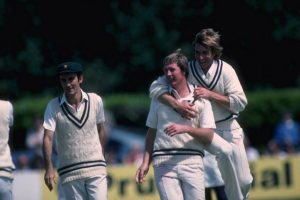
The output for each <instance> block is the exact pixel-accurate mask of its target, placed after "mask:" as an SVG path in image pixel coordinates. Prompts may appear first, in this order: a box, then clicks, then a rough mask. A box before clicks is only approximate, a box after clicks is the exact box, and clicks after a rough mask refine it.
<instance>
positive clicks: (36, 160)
mask: <svg viewBox="0 0 300 200" xmlns="http://www.w3.org/2000/svg"><path fill="white" fill-rule="evenodd" d="M43 136H44V128H43V119H42V118H41V117H36V118H35V120H34V126H33V127H32V128H30V129H29V130H28V132H27V135H26V147H27V148H28V150H29V158H30V160H29V162H30V163H29V164H30V167H31V168H38V169H40V168H43V149H42V147H43Z"/></svg>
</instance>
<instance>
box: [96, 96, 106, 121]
mask: <svg viewBox="0 0 300 200" xmlns="http://www.w3.org/2000/svg"><path fill="white" fill-rule="evenodd" d="M95 96H96V100H97V104H98V106H97V107H98V111H97V124H100V123H103V122H105V116H104V106H103V101H102V98H101V97H100V96H99V95H95Z"/></svg>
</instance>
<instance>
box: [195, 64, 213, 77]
mask: <svg viewBox="0 0 300 200" xmlns="http://www.w3.org/2000/svg"><path fill="white" fill-rule="evenodd" d="M196 64H197V67H198V69H199V70H200V72H201V73H202V74H204V72H203V70H202V67H201V66H200V64H199V63H198V62H196ZM217 66H218V62H217V61H216V60H213V63H212V64H211V66H210V68H209V70H208V71H207V73H206V75H205V76H206V77H207V78H209V77H211V76H213V75H214V74H215V71H216V70H217Z"/></svg>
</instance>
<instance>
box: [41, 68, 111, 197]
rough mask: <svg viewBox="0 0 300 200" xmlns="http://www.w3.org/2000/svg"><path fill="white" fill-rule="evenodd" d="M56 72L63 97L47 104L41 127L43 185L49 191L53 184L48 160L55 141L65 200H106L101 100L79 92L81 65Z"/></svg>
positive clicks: (58, 170) (53, 176) (80, 90)
mask: <svg viewBox="0 0 300 200" xmlns="http://www.w3.org/2000/svg"><path fill="white" fill-rule="evenodd" d="M57 72H58V77H59V82H60V85H61V87H62V89H63V94H62V95H60V96H58V97H56V98H54V99H52V100H50V102H49V103H48V105H47V108H46V111H45V114H44V123H43V126H44V129H45V132H44V143H43V151H44V158H45V167H46V172H45V183H46V185H47V187H48V188H49V190H50V191H51V190H52V189H53V186H54V183H55V182H56V179H55V171H54V167H53V163H52V160H51V157H52V144H53V140H55V141H56V148H57V157H58V169H57V172H58V174H59V181H60V183H61V185H62V190H63V192H64V196H65V198H66V199H89V200H99V199H101V200H106V199H107V198H108V197H107V171H106V162H105V158H104V144H105V129H104V122H105V118H104V108H103V102H102V99H101V97H100V96H98V95H97V94H95V93H86V92H84V91H83V90H82V89H81V86H80V85H81V84H82V82H83V74H82V66H81V64H79V63H77V62H65V63H62V64H60V65H58V67H57ZM54 132H55V134H54ZM54 135H55V137H54Z"/></svg>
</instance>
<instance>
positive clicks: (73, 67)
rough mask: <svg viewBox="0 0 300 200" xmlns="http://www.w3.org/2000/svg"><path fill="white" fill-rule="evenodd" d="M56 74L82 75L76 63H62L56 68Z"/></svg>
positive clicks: (80, 68) (79, 66) (79, 65)
mask: <svg viewBox="0 0 300 200" xmlns="http://www.w3.org/2000/svg"><path fill="white" fill-rule="evenodd" d="M57 72H58V74H67V73H82V66H81V64H80V63H77V62H64V63H61V64H59V65H58V66H57Z"/></svg>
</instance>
